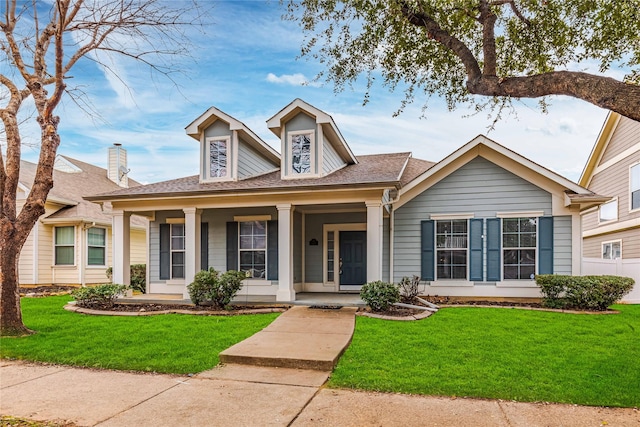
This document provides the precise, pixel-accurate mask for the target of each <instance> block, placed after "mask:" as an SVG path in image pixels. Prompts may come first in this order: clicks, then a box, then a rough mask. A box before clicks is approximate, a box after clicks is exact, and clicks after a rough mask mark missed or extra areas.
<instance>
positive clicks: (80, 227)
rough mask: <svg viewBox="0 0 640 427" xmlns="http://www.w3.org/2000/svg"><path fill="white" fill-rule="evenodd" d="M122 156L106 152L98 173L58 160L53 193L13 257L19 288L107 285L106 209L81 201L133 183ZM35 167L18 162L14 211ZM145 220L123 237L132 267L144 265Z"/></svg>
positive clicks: (120, 152) (122, 152)
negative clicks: (106, 162) (106, 163)
mask: <svg viewBox="0 0 640 427" xmlns="http://www.w3.org/2000/svg"><path fill="white" fill-rule="evenodd" d="M126 161H127V157H126V151H125V149H124V148H123V147H121V146H120V144H115V145H114V146H113V147H110V148H109V166H108V169H103V168H100V167H97V166H94V165H91V164H88V163H85V162H81V161H79V160H76V159H72V158H70V157H67V156H61V155H58V156H57V157H56V160H55V165H54V172H53V188H52V189H51V191H50V192H49V196H48V197H47V201H46V203H45V214H44V215H42V216H41V217H40V219H39V220H38V221H37V222H36V224H35V226H34V227H33V230H31V233H30V234H29V237H28V238H27V241H26V242H25V244H24V246H23V248H22V251H21V252H20V258H19V262H18V265H19V271H18V274H19V276H18V277H19V280H20V284H21V285H50V284H64V285H69V284H71V285H86V284H91V283H105V282H107V281H108V279H107V276H106V274H105V272H106V269H107V268H108V267H109V266H111V252H112V248H113V241H112V232H111V222H112V220H111V213H110V205H109V204H105V205H104V206H103V207H104V209H101V207H100V206H99V205H96V204H95V203H91V202H88V201H86V200H84V199H83V196H86V195H88V194H91V193H94V192H96V191H99V192H108V191H113V190H115V189H119V188H129V187H130V188H135V186H138V185H139V184H138V183H137V182H135V181H133V180H132V179H129V178H128V177H127V172H128V170H127V166H126ZM36 167H37V165H36V164H34V163H30V162H26V161H22V162H21V164H20V180H19V184H18V192H17V205H18V206H17V207H18V209H21V208H22V205H23V204H24V202H25V200H26V198H27V196H28V194H29V191H30V187H31V185H32V183H33V180H34V177H35V173H36ZM147 222H148V221H147V220H146V219H145V218H143V217H139V216H135V217H134V218H133V219H132V221H131V234H130V236H129V241H130V245H129V247H130V250H131V261H132V263H140V264H143V263H145V262H146V258H147V254H146V248H147V239H146V229H147Z"/></svg>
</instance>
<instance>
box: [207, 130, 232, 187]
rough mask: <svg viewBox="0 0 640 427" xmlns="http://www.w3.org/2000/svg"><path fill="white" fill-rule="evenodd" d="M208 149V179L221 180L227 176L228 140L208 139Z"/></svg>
mask: <svg viewBox="0 0 640 427" xmlns="http://www.w3.org/2000/svg"><path fill="white" fill-rule="evenodd" d="M207 142H208V148H209V178H223V177H226V176H227V173H228V172H227V158H228V157H227V151H228V149H229V138H208V139H207Z"/></svg>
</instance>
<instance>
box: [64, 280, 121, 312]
mask: <svg viewBox="0 0 640 427" xmlns="http://www.w3.org/2000/svg"><path fill="white" fill-rule="evenodd" d="M126 290H127V287H126V286H124V285H116V284H113V283H105V284H103V285H97V286H88V287H86V288H79V289H76V290H75V291H73V293H72V294H71V295H73V297H74V298H75V299H76V304H77V305H79V306H80V307H87V308H92V307H107V308H108V307H113V304H114V303H115V302H116V299H118V297H119V296H120V295H123V294H124V293H125V291H126Z"/></svg>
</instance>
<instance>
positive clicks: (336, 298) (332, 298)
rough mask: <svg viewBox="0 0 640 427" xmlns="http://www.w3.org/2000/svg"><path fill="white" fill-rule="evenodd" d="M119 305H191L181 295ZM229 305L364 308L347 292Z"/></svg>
mask: <svg viewBox="0 0 640 427" xmlns="http://www.w3.org/2000/svg"><path fill="white" fill-rule="evenodd" d="M118 301H119V302H121V303H126V304H127V303H128V304H185V305H186V304H191V300H189V299H185V298H184V297H183V295H182V294H140V295H133V296H129V297H121V298H119V299H118ZM231 304H234V305H246V304H250V305H274V304H284V305H287V306H288V305H306V306H311V307H313V306H316V307H318V306H321V307H366V305H367V304H366V303H365V302H364V301H362V299H361V298H360V295H359V294H358V293H348V292H341V293H336V292H298V293H297V294H296V300H295V301H288V302H286V303H278V302H277V301H276V300H275V298H269V297H268V296H265V295H246V296H239V297H236V298H235V299H234V300H233V301H232V302H231Z"/></svg>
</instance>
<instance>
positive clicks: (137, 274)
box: [105, 264, 147, 294]
mask: <svg viewBox="0 0 640 427" xmlns="http://www.w3.org/2000/svg"><path fill="white" fill-rule="evenodd" d="M129 268H130V270H129V271H130V273H131V278H130V281H131V285H130V287H131V289H133V290H134V291H139V292H142V293H143V294H144V293H146V291H147V265H146V264H131V266H129ZM105 274H106V275H107V278H108V279H109V280H113V267H109V268H107V270H106V271H105Z"/></svg>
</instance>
